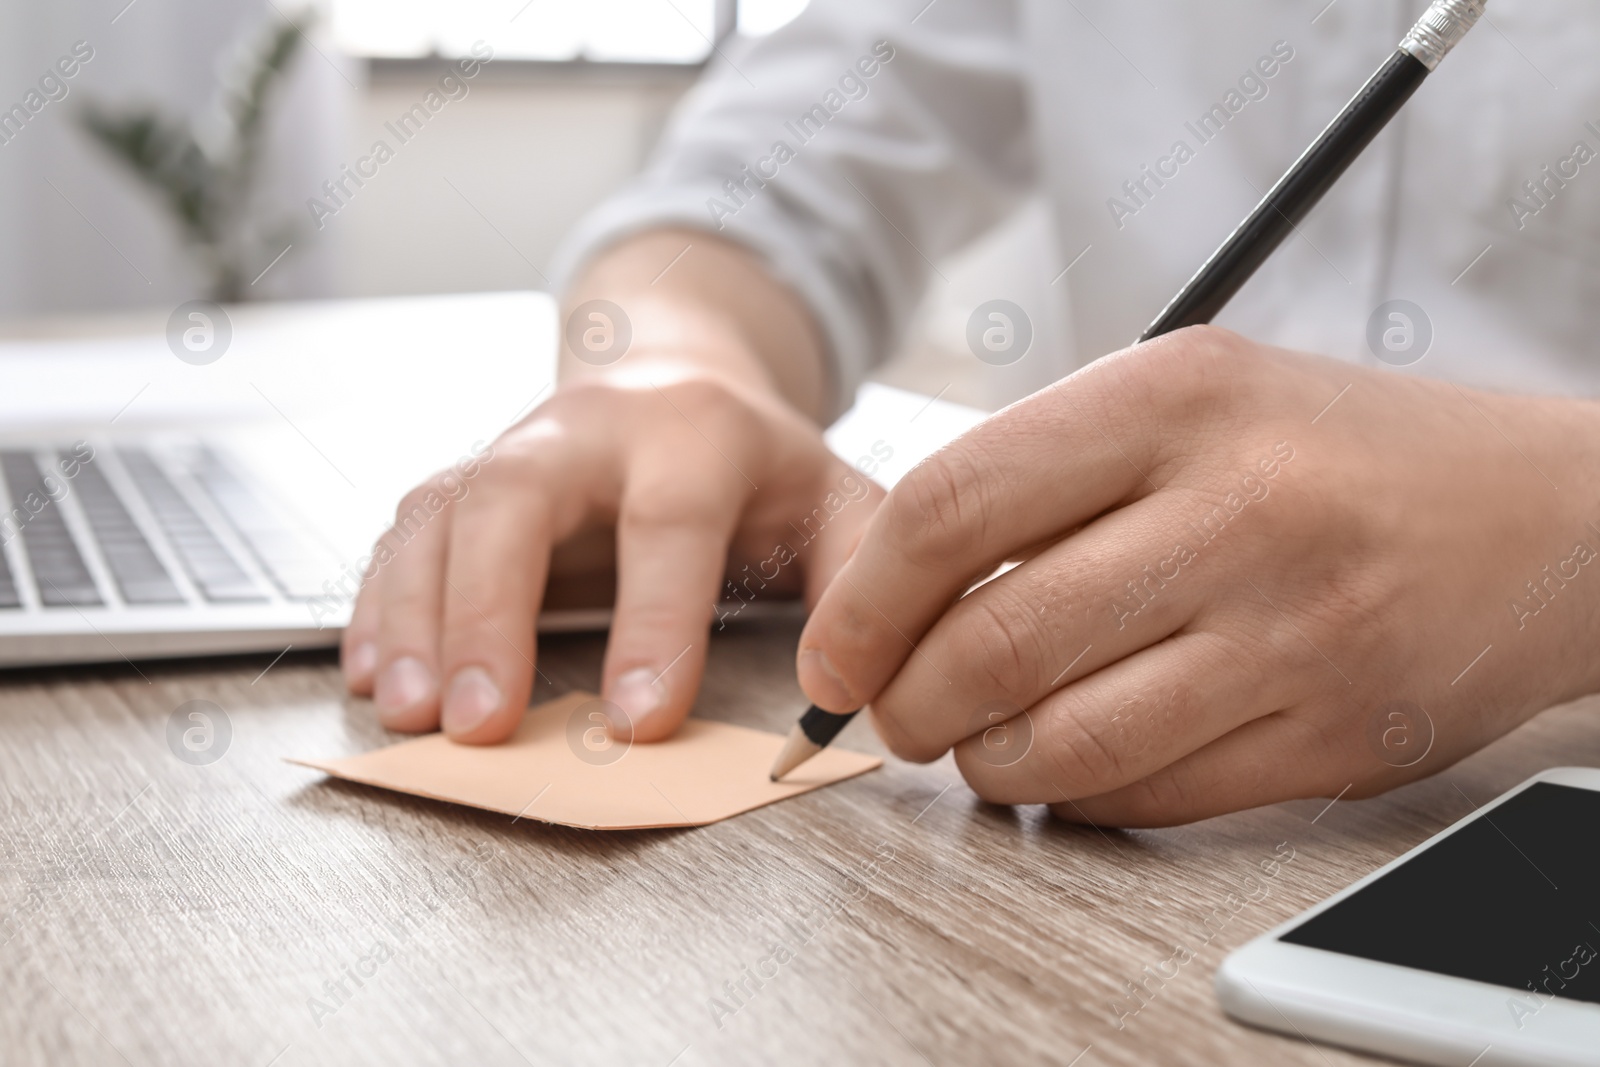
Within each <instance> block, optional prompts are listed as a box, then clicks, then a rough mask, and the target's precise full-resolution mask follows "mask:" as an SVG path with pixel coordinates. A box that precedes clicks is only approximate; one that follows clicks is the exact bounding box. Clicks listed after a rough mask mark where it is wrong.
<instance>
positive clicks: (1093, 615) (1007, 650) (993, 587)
mask: <svg viewBox="0 0 1600 1067" xmlns="http://www.w3.org/2000/svg"><path fill="white" fill-rule="evenodd" d="M1196 508H1201V509H1203V504H1200V503H1195V504H1192V505H1191V504H1189V503H1188V494H1181V493H1166V494H1163V495H1162V497H1161V498H1160V501H1159V502H1158V501H1157V500H1156V499H1146V500H1142V501H1139V502H1137V503H1134V504H1132V505H1130V506H1129V507H1126V508H1122V509H1120V510H1118V511H1114V512H1112V513H1110V514H1109V515H1107V516H1105V517H1104V518H1101V519H1098V520H1096V521H1095V522H1093V523H1090V524H1089V525H1088V526H1086V527H1084V528H1083V529H1082V530H1080V531H1079V532H1078V533H1076V534H1074V535H1073V536H1071V537H1069V538H1067V539H1066V540H1064V541H1061V542H1059V543H1057V544H1055V545H1052V546H1050V547H1048V548H1046V549H1043V550H1042V551H1039V552H1037V553H1036V554H1035V555H1033V556H1032V557H1031V558H1030V559H1028V560H1026V561H1024V562H1023V563H1021V564H1019V565H1018V566H1016V567H1014V568H1012V569H1011V570H1009V571H1007V572H1006V573H1004V574H1002V575H1000V576H999V577H998V578H995V579H993V580H992V581H989V582H986V583H984V584H983V585H981V586H979V587H978V588H977V589H975V590H973V591H972V592H970V593H968V594H967V595H966V596H964V597H962V598H961V599H960V600H958V601H956V603H955V604H953V605H951V607H950V608H949V610H947V611H946V612H945V613H944V615H943V616H942V617H940V619H939V620H938V622H936V623H935V624H934V626H933V628H932V629H931V630H930V631H929V632H928V634H927V635H926V636H925V637H924V638H923V639H922V641H921V642H919V644H918V647H917V651H916V653H915V654H913V655H912V656H910V657H909V658H908V659H907V660H906V662H905V663H904V664H903V665H902V667H901V669H900V671H899V673H898V674H896V675H895V677H894V679H893V680H892V681H891V682H890V683H889V684H888V686H887V687H886V688H884V689H883V690H882V691H881V692H880V693H879V694H878V695H877V696H876V697H874V698H873V701H872V711H873V722H874V723H875V724H877V726H878V728H879V732H880V733H881V734H882V736H883V738H884V741H885V742H886V743H887V744H888V745H889V747H890V749H891V750H892V751H894V753H895V754H896V755H898V756H900V757H902V758H904V759H911V760H917V761H927V760H934V759H938V758H939V757H940V756H942V755H943V754H944V753H945V751H946V750H948V749H949V747H950V746H951V745H953V744H955V743H956V742H957V741H959V740H961V739H962V738H964V737H966V736H968V735H969V734H971V733H973V732H974V723H973V716H974V713H975V709H977V708H978V707H979V706H981V705H986V704H987V703H988V702H990V701H996V700H999V701H1008V702H1010V703H1011V704H1012V705H1013V706H1015V707H1018V708H1026V707H1031V706H1033V705H1034V704H1035V703H1037V702H1038V701H1040V700H1042V699H1043V698H1044V697H1045V696H1046V694H1048V693H1050V692H1051V691H1052V690H1054V689H1056V688H1058V687H1060V686H1062V685H1070V684H1071V683H1072V682H1073V681H1074V680H1075V679H1078V678H1082V677H1084V676H1086V675H1089V674H1091V673H1093V672H1094V671H1097V670H1099V669H1100V668H1102V667H1104V666H1106V665H1107V664H1111V663H1115V662H1116V661H1118V660H1120V659H1122V658H1123V657H1125V656H1128V655H1131V654H1133V653H1135V652H1138V651H1139V650H1140V649H1143V648H1146V647H1149V646H1151V645H1154V644H1156V643H1157V642H1159V641H1162V640H1164V639H1166V638H1167V637H1168V636H1170V635H1171V634H1173V633H1174V632H1176V631H1177V630H1178V629H1179V628H1180V627H1183V626H1185V625H1187V624H1188V623H1190V622H1191V621H1192V620H1193V619H1194V617H1195V614H1196V613H1197V612H1198V611H1199V610H1200V609H1201V607H1202V606H1203V604H1204V598H1205V596H1206V594H1207V592H1208V591H1209V584H1208V581H1207V572H1208V570H1214V569H1215V568H1216V566H1217V563H1218V553H1219V549H1218V548H1208V547H1207V546H1206V544H1205V543H1204V542H1202V541H1200V540H1199V538H1198V537H1197V536H1196V534H1195V531H1194V530H1193V529H1191V528H1189V527H1188V526H1187V525H1186V524H1183V523H1180V522H1178V521H1176V520H1175V518H1174V516H1175V515H1179V514H1187V513H1192V512H1193V511H1194V510H1195V509H1196ZM1240 521H1241V522H1248V521H1249V520H1248V518H1242V519H1241V520H1240Z"/></svg>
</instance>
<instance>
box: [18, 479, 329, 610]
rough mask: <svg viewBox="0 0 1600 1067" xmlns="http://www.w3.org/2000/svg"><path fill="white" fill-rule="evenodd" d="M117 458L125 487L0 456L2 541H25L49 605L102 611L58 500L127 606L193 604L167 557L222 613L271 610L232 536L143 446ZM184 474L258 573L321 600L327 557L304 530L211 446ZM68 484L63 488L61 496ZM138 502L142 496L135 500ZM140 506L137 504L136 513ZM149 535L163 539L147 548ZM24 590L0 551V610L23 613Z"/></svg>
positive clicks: (286, 592) (292, 594)
mask: <svg viewBox="0 0 1600 1067" xmlns="http://www.w3.org/2000/svg"><path fill="white" fill-rule="evenodd" d="M117 458H118V459H120V460H121V463H122V467H123V469H124V470H126V471H127V474H128V481H131V483H132V485H131V487H129V486H128V485H127V483H126V482H122V483H121V484H118V482H119V481H120V480H114V479H112V478H110V477H107V474H106V472H105V471H104V470H102V469H101V467H100V466H98V465H97V462H96V461H95V460H89V461H88V462H84V463H82V464H81V465H80V467H79V469H78V471H77V474H76V476H75V477H73V478H71V479H68V478H65V477H63V476H61V475H59V474H51V475H50V476H49V478H48V479H47V478H46V477H45V475H44V473H43V471H42V470H41V468H40V465H39V463H38V462H37V461H36V459H35V457H34V454H33V453H31V452H24V451H3V452H0V474H3V476H4V480H5V485H6V489H7V490H8V492H9V494H10V497H11V500H10V503H11V514H10V519H9V520H8V521H7V522H6V523H5V525H4V527H3V528H0V532H3V533H4V534H5V535H6V536H8V537H10V536H19V535H20V540H21V545H22V548H23V549H24V552H23V553H20V554H19V555H21V556H23V557H25V559H24V560H23V561H22V563H23V565H24V566H26V567H27V568H29V569H30V570H31V572H32V577H33V579H34V582H33V584H34V588H36V589H37V590H38V596H39V602H40V604H41V605H42V606H44V607H46V608H86V607H103V606H106V603H107V598H106V597H105V595H104V594H103V593H102V591H101V590H100V588H99V587H98V585H97V583H96V580H95V575H94V572H93V570H91V568H90V567H89V565H88V563H87V562H86V561H85V558H84V551H83V546H80V544H79V543H78V541H77V540H76V539H75V538H74V534H73V528H72V526H71V524H69V522H68V521H67V517H66V516H65V515H64V514H63V507H62V505H61V504H60V503H58V502H57V500H56V499H54V498H52V495H51V492H50V489H51V487H54V490H55V496H56V497H62V498H65V497H66V496H68V495H70V496H72V497H74V498H75V500H76V504H77V507H78V510H79V511H80V513H81V515H82V517H83V520H84V523H83V525H85V526H86V527H87V531H86V532H87V534H88V535H89V536H90V537H92V539H93V546H94V548H95V549H96V550H97V552H96V553H95V554H97V555H98V557H99V558H100V559H101V560H103V561H104V564H105V571H106V572H107V573H108V574H109V576H110V579H111V582H112V583H113V584H114V586H115V590H116V593H117V594H118V596H119V597H120V599H121V601H122V602H123V603H124V604H126V605H128V606H129V607H131V608H138V607H163V606H165V607H173V606H182V605H184V604H186V603H188V601H187V600H186V598H185V595H184V592H183V590H182V589H181V588H180V586H179V583H178V582H177V581H176V579H175V578H174V576H173V575H172V574H171V573H170V572H169V569H168V565H167V564H166V563H165V562H163V555H162V553H161V552H159V551H158V550H157V547H158V544H164V546H165V547H166V548H167V549H168V550H169V556H168V558H176V560H177V561H178V564H179V565H180V566H181V568H182V571H183V574H184V575H185V576H186V577H187V578H188V579H189V583H190V584H191V585H192V586H193V587H194V589H195V590H196V591H197V592H198V593H199V595H200V598H201V599H202V601H203V602H205V603H208V604H215V605H219V606H230V605H248V604H265V603H268V602H269V601H270V600H271V597H270V596H269V591H268V590H267V589H266V588H263V586H262V585H261V584H260V579H259V578H257V577H255V576H254V575H253V574H252V569H251V568H248V567H246V566H245V565H244V563H243V562H242V561H241V559H239V558H237V557H236V555H235V552H234V551H233V550H232V549H230V547H229V545H228V543H227V542H226V541H225V539H224V538H223V537H221V536H219V535H218V531H217V529H215V528H213V525H212V523H211V522H210V521H208V519H207V517H206V516H205V515H203V514H201V511H200V510H199V509H198V508H196V507H195V505H194V503H192V502H191V500H190V498H189V497H188V496H186V495H185V493H184V492H183V490H182V489H180V488H179V486H178V485H177V484H176V483H175V482H174V480H173V478H172V477H171V475H170V474H169V473H168V471H167V470H166V469H165V468H164V467H163V466H162V464H161V463H159V462H158V461H157V460H156V458H155V456H154V455H152V454H151V453H150V452H149V451H148V450H146V449H142V448H122V449H119V450H118V451H117ZM185 473H187V474H189V475H191V476H192V478H193V481H194V483H195V484H196V485H198V486H199V488H200V490H201V493H202V494H203V495H204V496H205V498H206V499H207V500H208V501H209V503H210V504H211V505H213V506H214V507H215V511H216V512H217V513H220V514H221V516H222V517H223V519H224V520H225V521H226V524H227V526H229V527H231V528H232V529H231V532H232V533H233V535H234V536H235V537H236V538H237V541H238V542H239V543H242V544H243V546H244V547H245V549H246V550H247V552H248V555H249V556H252V557H254V560H253V561H254V563H255V564H256V568H255V569H256V570H257V571H259V573H261V574H264V575H265V576H266V578H267V579H268V580H269V581H270V582H271V584H272V586H273V587H274V589H275V590H276V591H277V592H278V594H279V595H281V596H282V597H284V598H287V599H290V600H307V599H310V598H312V597H314V596H317V595H319V594H320V590H321V584H322V581H323V579H324V578H325V577H326V576H327V575H328V574H331V573H332V571H331V568H330V563H329V561H328V558H327V557H326V555H325V554H324V553H321V552H319V551H317V550H315V549H313V548H312V547H311V545H310V542H309V540H308V538H307V537H306V536H305V535H304V534H302V532H300V531H298V530H295V529H293V528H291V527H290V526H289V525H288V524H286V523H285V522H284V521H282V520H281V519H279V517H278V515H277V513H276V512H275V511H273V510H272V509H271V508H269V507H268V506H267V505H266V504H265V502H264V501H263V500H262V499H261V497H260V496H259V495H258V494H257V493H256V492H255V490H254V489H253V488H252V487H251V486H250V485H249V484H247V483H246V482H245V481H244V480H242V479H241V478H240V477H239V476H238V475H237V474H235V473H234V471H233V470H232V469H231V468H230V467H229V466H228V465H227V464H225V463H224V462H223V461H222V460H221V459H220V458H219V457H218V456H217V455H216V454H215V453H213V452H211V451H210V450H209V449H205V448H201V449H199V450H197V451H195V452H194V453H192V455H190V456H189V458H188V462H187V463H185ZM63 487H65V491H64V492H63ZM128 498H136V499H128ZM140 505H142V506H140ZM141 511H143V512H144V513H145V514H148V515H151V516H153V517H154V519H155V526H156V527H157V529H156V530H147V529H146V528H145V527H144V526H143V525H141V523H140V522H139V520H138V519H137V518H135V515H136V514H137V513H139V512H141ZM152 536H155V537H156V538H158V541H157V544H153V543H152ZM23 606H24V604H23V598H22V596H21V590H20V589H19V583H18V581H17V580H16V576H15V575H14V574H13V572H12V566H11V562H8V560H7V558H6V555H5V553H4V552H0V610H4V609H7V608H12V609H15V608H21V607H23Z"/></svg>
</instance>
